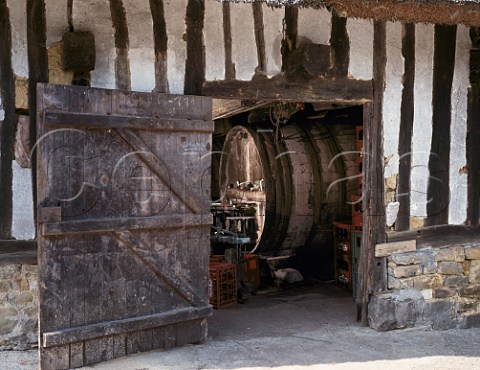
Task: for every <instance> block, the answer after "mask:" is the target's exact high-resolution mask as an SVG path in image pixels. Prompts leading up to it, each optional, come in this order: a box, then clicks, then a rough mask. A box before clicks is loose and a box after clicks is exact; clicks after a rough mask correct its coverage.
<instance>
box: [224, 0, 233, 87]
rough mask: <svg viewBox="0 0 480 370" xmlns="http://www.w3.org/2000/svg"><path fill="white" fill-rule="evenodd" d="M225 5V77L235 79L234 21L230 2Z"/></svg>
mask: <svg viewBox="0 0 480 370" xmlns="http://www.w3.org/2000/svg"><path fill="white" fill-rule="evenodd" d="M222 7H223V9H222V10H223V43H224V46H225V79H226V80H234V79H235V64H233V58H232V21H231V16H230V3H229V2H224V3H223V4H222Z"/></svg>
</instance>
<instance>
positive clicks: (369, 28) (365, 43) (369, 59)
mask: <svg viewBox="0 0 480 370" xmlns="http://www.w3.org/2000/svg"><path fill="white" fill-rule="evenodd" d="M347 32H348V37H349V38H350V67H349V73H350V75H351V76H352V77H353V78H356V79H359V80H370V79H372V77H373V23H372V22H371V21H368V20H364V19H350V18H349V19H348V20H347Z"/></svg>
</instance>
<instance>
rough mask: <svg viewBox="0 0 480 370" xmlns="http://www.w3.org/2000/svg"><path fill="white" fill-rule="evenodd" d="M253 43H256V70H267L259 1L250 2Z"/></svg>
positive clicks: (263, 29)
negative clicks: (253, 34)
mask: <svg viewBox="0 0 480 370" xmlns="http://www.w3.org/2000/svg"><path fill="white" fill-rule="evenodd" d="M252 11H253V24H254V29H255V43H256V44H257V60H258V66H257V71H259V72H264V73H266V72H267V55H266V52H265V27H264V23H263V8H262V3H261V2H253V3H252Z"/></svg>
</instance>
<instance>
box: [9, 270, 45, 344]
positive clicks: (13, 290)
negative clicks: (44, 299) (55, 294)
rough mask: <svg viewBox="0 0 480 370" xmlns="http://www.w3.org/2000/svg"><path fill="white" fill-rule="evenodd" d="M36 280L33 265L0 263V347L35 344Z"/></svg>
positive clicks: (36, 339)
mask: <svg viewBox="0 0 480 370" xmlns="http://www.w3.org/2000/svg"><path fill="white" fill-rule="evenodd" d="M37 279H38V271H37V265H31V264H13V263H8V264H1V265H0V350H9V349H15V350H26V349H30V348H34V347H36V346H37V343H38V333H37V329H38V282H37Z"/></svg>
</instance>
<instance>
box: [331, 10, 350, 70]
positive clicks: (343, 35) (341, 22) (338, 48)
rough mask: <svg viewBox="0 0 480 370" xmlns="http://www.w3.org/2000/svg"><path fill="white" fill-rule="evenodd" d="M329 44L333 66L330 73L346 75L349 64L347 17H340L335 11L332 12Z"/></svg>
mask: <svg viewBox="0 0 480 370" xmlns="http://www.w3.org/2000/svg"><path fill="white" fill-rule="evenodd" d="M330 45H331V46H332V49H333V52H334V61H335V62H334V66H333V71H332V75H333V76H335V77H347V76H348V67H349V64H350V39H349V37H348V32H347V18H345V17H340V16H339V15H338V14H337V12H335V11H333V12H332V30H331V37H330Z"/></svg>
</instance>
